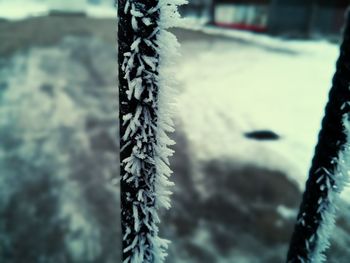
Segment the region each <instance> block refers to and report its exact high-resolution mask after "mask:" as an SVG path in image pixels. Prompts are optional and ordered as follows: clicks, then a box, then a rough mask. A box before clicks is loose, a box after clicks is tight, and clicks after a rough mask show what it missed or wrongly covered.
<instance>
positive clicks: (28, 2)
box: [0, 0, 116, 20]
mask: <svg viewBox="0 0 350 263" xmlns="http://www.w3.org/2000/svg"><path fill="white" fill-rule="evenodd" d="M50 10H60V11H67V12H76V11H82V12H85V13H86V14H87V15H88V16H89V17H96V18H114V17H115V16H116V9H115V7H114V6H113V1H100V2H99V4H91V3H89V2H88V1H87V0H75V1H67V0H65V1H62V0H52V1H39V0H24V1H23V0H0V18H5V19H8V20H21V19H25V18H28V17H36V16H44V15H47V14H48V13H49V12H50Z"/></svg>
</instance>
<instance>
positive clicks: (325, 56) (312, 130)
mask: <svg viewBox="0 0 350 263" xmlns="http://www.w3.org/2000/svg"><path fill="white" fill-rule="evenodd" d="M196 30H198V31H202V32H205V33H207V34H214V35H217V36H218V37H222V36H226V37H227V38H226V39H224V40H222V39H221V40H218V41H215V40H214V41H211V42H209V43H208V42H200V41H196V42H188V43H187V42H185V43H183V48H182V50H183V51H184V52H183V56H182V59H181V60H180V62H179V63H180V64H179V66H178V67H177V69H176V74H177V75H178V76H179V80H180V83H179V88H180V89H181V94H180V96H179V98H178V105H179V107H178V108H179V112H180V114H181V121H182V122H183V123H184V127H185V129H186V133H187V134H188V136H189V138H190V140H191V143H193V144H194V145H195V150H193V154H194V155H195V156H196V157H197V158H198V159H199V160H209V159H213V158H222V157H225V156H230V157H231V158H234V159H236V160H237V159H238V160H240V161H241V162H245V163H254V164H258V165H260V166H262V167H266V168H270V169H278V170H282V171H285V172H287V173H288V175H290V176H291V177H292V178H293V179H295V180H296V181H297V182H298V183H299V185H300V187H303V186H304V183H305V179H306V176H307V172H308V168H309V166H310V163H311V158H312V155H313V149H314V147H315V144H316V141H317V134H318V131H319V128H320V122H321V119H322V116H323V110H324V107H325V104H326V102H327V96H328V92H329V89H330V87H331V79H332V75H333V73H334V70H335V62H336V59H337V55H338V45H335V44H330V43H328V42H326V41H286V40H281V39H274V38H271V37H267V36H262V35H256V34H251V33H245V32H238V31H232V30H224V29H215V28H209V27H207V28H206V27H197V28H196ZM230 39H231V41H230ZM232 40H235V41H232ZM242 42H243V44H242ZM254 130H272V131H274V132H276V133H277V134H279V135H280V136H281V139H280V140H278V141H266V142H261V141H253V140H247V139H246V138H245V137H244V136H243V134H244V133H245V132H249V131H254ZM204 142H205V143H204Z"/></svg>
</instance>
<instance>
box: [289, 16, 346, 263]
mask: <svg viewBox="0 0 350 263" xmlns="http://www.w3.org/2000/svg"><path fill="white" fill-rule="evenodd" d="M349 85H350V18H349V14H348V16H347V22H346V27H345V31H344V40H343V43H342V45H341V48H340V57H339V59H338V62H337V66H336V73H335V75H334V78H333V86H332V88H331V91H330V94H329V102H328V104H327V107H326V110H325V117H324V119H323V121H322V128H321V131H320V134H319V141H318V144H317V146H316V149H315V155H314V158H313V161H312V165H311V169H310V172H309V179H308V181H307V183H306V190H305V193H304V195H303V201H302V204H301V206H300V211H299V215H298V218H297V223H296V226H295V230H294V233H293V236H292V240H291V244H290V248H289V252H288V259H287V262H288V263H296V262H300V263H302V262H303V263H306V262H312V263H320V262H324V261H325V260H326V257H325V255H324V252H325V250H326V249H327V248H328V247H329V245H330V243H329V237H330V235H331V231H332V228H333V227H334V224H335V213H336V206H337V204H336V203H337V201H338V199H339V194H340V192H341V191H342V189H343V187H344V185H345V184H346V182H347V180H348V173H349V169H350V146H349V142H350V124H349V113H350V90H349ZM315 96H317V94H315Z"/></svg>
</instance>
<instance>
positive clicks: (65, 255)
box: [0, 1, 350, 263]
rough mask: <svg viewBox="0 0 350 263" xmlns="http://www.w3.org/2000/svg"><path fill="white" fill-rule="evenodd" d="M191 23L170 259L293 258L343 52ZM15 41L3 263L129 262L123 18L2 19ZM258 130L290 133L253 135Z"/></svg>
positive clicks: (1, 100) (342, 241) (0, 232)
mask: <svg viewBox="0 0 350 263" xmlns="http://www.w3.org/2000/svg"><path fill="white" fill-rule="evenodd" d="M1 4H4V1H3V2H1V1H0V7H1ZM7 4H8V2H7ZM0 10H3V9H1V8H0ZM26 15H28V14H25V16H26ZM13 17H14V16H13ZM19 17H20V16H18V18H19ZM68 25H70V26H71V27H70V28H71V29H69V30H68V27H67V26H68ZM73 25H74V27H73ZM186 25H187V28H186V29H185V28H177V29H174V33H175V34H176V35H177V37H178V39H179V41H180V43H181V44H182V47H181V53H182V57H180V58H179V59H178V62H177V64H176V66H175V67H174V74H175V75H176V77H177V78H178V84H177V87H176V89H178V91H179V92H178V96H177V108H176V109H177V110H176V112H175V121H176V129H177V131H176V132H175V134H174V135H173V137H174V139H175V140H176V141H177V145H176V146H175V150H176V154H175V156H174V158H173V160H172V167H173V169H174V176H173V180H174V181H175V183H176V187H175V189H174V197H173V209H171V210H170V211H169V212H166V213H164V215H163V224H162V234H163V236H165V237H167V238H169V239H171V240H172V241H173V244H172V245H171V247H170V251H169V252H170V256H169V259H168V262H169V263H184V262H186V263H199V262H200V263H214V262H215V263H216V262H217V263H231V262H237V263H265V262H266V263H267V262H268V263H278V262H283V261H284V257H285V253H286V249H287V243H288V240H289V237H290V234H291V230H292V228H293V224H294V217H295V215H296V211H297V207H298V204H299V200H300V197H301V190H302V188H303V187H304V183H305V180H306V175H307V171H308V168H309V165H310V162H311V158H312V155H313V148H314V146H315V144H316V139H317V133H318V130H319V128H320V121H321V118H322V115H323V109H324V106H325V103H326V101H327V94H328V91H329V89H330V86H331V78H332V75H333V72H334V68H335V61H336V58H337V55H338V45H336V44H330V43H328V42H326V41H286V40H281V39H275V38H270V37H266V36H261V35H254V34H250V33H243V32H236V31H229V30H221V29H215V28H205V27H201V26H193V23H192V25H191V28H189V23H187V24H186ZM34 31H35V32H38V34H37V35H38V36H37V37H34V36H33V35H31V34H30V32H34ZM28 32H29V33H28ZM5 37H6V39H8V40H9V41H7V42H2V43H0V92H1V95H0V124H1V126H0V127H2V130H1V132H0V168H1V171H2V173H3V177H2V179H1V182H0V192H1V193H2V199H1V200H0V212H1V213H2V214H3V215H4V217H3V218H4V224H2V225H1V224H0V240H4V244H5V249H4V251H6V253H3V252H0V259H2V260H0V261H2V262H13V263H17V262H18V263H20V262H23V261H21V260H23V258H25V259H26V260H27V261H26V262H39V258H46V261H45V260H44V261H42V262H44V263H46V262H55V263H63V262H74V263H77V262H79V263H80V262H81V263H83V262H93V263H100V262H105V263H109V262H119V261H118V260H119V256H120V255H119V246H120V236H119V235H120V229H119V223H118V222H119V216H118V215H119V211H118V207H119V189H118V182H117V181H118V180H117V178H118V176H119V175H118V165H117V164H118V160H117V157H116V153H117V152H118V145H117V143H116V142H117V141H118V137H117V136H118V135H117V131H118V124H117V119H118V116H117V88H116V87H115V79H116V69H117V64H116V60H115V58H116V52H115V21H113V20H109V19H103V20H97V19H89V18H59V17H55V18H32V19H28V20H25V21H20V20H18V19H15V21H13V22H0V39H4V38H5ZM256 130H271V131H273V132H275V133H276V134H278V135H279V136H280V138H279V139H278V140H274V141H270V140H267V141H256V140H252V139H248V138H246V137H245V136H244V134H245V133H246V132H252V131H256ZM48 175H49V176H48ZM112 183H114V185H113V184H112ZM37 193H40V196H38V194H37ZM345 197H347V195H345ZM24 199H25V200H27V202H26V203H23V200H24ZM23 204H24V205H23ZM341 207H342V212H341V213H340V219H339V222H338V228H337V229H336V230H335V234H334V247H332V250H331V257H330V260H329V262H334V263H335V262H337V263H343V262H344V263H345V262H347V258H348V257H349V252H348V247H349V245H350V238H349V235H348V230H347V229H350V223H349V222H350V212H349V211H350V208H349V207H348V205H347V204H346V203H343V204H341ZM44 208H45V209H44ZM49 208H50V209H49ZM33 211H34V212H33ZM43 215H44V217H43ZM31 218H32V219H33V220H30V219H31ZM39 218H44V219H41V220H42V221H40V220H39ZM27 221H28V222H27ZM17 225H21V226H23V227H20V228H18V227H16V226H17ZM41 225H45V227H40V226H41ZM113 225H117V226H116V227H112V226H113ZM26 226H27V227H26ZM34 228H35V229H37V230H36V231H37V232H38V234H37V236H38V239H37V240H36V239H35V240H36V241H35V242H34V241H33V242H27V243H26V238H24V237H26V236H28V233H30V231H32V230H31V229H34ZM51 229H54V231H51ZM48 237H49V238H50V243H51V242H52V247H50V248H48V247H46V246H45V242H44V241H45V240H47V239H48ZM43 240H44V241H43ZM5 241H6V242H5ZM13 247H18V250H19V251H21V253H22V254H21V255H20V256H17V257H15V256H14V255H16V253H15V252H14V251H12V250H11V249H13ZM8 251H9V252H8ZM62 251H64V252H62ZM50 260H51V261H50Z"/></svg>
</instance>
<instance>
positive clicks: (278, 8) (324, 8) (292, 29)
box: [211, 0, 350, 36]
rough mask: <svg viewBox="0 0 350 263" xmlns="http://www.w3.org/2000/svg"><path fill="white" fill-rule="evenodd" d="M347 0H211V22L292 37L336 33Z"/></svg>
mask: <svg viewBox="0 0 350 263" xmlns="http://www.w3.org/2000/svg"><path fill="white" fill-rule="evenodd" d="M349 2H350V1H349V0H213V2H212V6H211V23H212V24H215V25H218V26H222V27H230V28H235V29H244V30H251V31H256V32H268V33H271V34H286V35H295V36H310V35H317V34H321V35H335V34H339V31H340V29H341V26H342V24H343V21H344V13H345V10H346V7H347V6H348V4H349Z"/></svg>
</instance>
